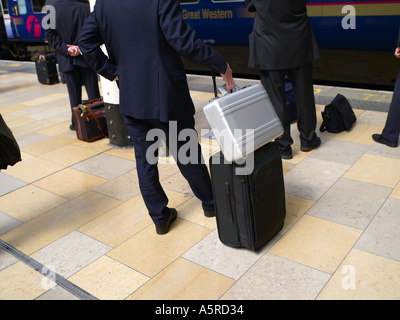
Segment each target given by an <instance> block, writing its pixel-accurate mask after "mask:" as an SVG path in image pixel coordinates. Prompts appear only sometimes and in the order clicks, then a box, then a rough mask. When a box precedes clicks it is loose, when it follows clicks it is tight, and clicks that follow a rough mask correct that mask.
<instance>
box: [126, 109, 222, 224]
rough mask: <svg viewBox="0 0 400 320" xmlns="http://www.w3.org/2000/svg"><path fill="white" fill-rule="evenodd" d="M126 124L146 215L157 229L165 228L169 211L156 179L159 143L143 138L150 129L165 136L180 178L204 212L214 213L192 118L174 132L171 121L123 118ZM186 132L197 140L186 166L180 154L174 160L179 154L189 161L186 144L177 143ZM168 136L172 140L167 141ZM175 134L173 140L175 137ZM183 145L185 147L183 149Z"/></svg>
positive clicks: (210, 187)
mask: <svg viewBox="0 0 400 320" xmlns="http://www.w3.org/2000/svg"><path fill="white" fill-rule="evenodd" d="M125 122H126V125H127V127H128V130H129V133H130V135H131V139H132V142H133V146H134V148H135V156H136V169H137V173H138V177H139V186H140V191H141V193H142V196H143V199H144V202H145V204H146V207H147V209H148V211H149V214H150V216H151V218H152V220H153V222H154V224H155V225H156V226H157V227H163V226H164V225H165V223H166V221H167V220H168V217H169V215H170V209H169V208H168V207H167V205H168V197H167V195H166V194H165V192H164V190H163V188H162V186H161V184H160V179H159V173H158V167H157V156H158V150H157V148H156V147H157V145H158V144H157V142H156V141H158V139H157V138H155V139H154V138H147V139H146V137H147V134H148V133H149V131H151V130H152V129H158V130H159V131H158V132H160V133H161V134H158V135H157V136H159V137H160V138H162V136H164V137H165V139H164V138H163V140H165V143H166V145H167V146H168V148H169V151H170V152H171V154H172V155H173V156H174V158H175V161H176V163H177V165H178V168H179V170H180V171H181V173H182V175H183V176H184V177H185V179H186V180H187V181H188V182H189V185H190V187H191V189H192V191H193V193H194V194H195V196H196V197H197V198H198V199H199V200H200V201H201V202H202V206H203V209H204V210H207V211H209V210H214V199H213V194H212V186H211V179H210V175H209V173H208V169H207V167H206V165H205V164H204V160H203V157H202V155H201V147H200V145H199V143H198V138H197V132H196V131H194V119H193V117H192V118H191V119H189V120H187V121H178V122H177V127H176V128H177V130H176V132H174V131H175V130H174V129H173V127H172V125H171V122H170V123H165V122H161V121H159V120H138V119H135V118H132V117H127V116H125ZM175 123H176V122H175ZM185 129H189V130H191V132H192V133H194V134H195V136H196V140H195V141H191V142H192V143H194V144H191V146H194V147H195V148H193V150H194V149H195V151H194V152H193V153H194V154H195V155H194V158H195V160H194V161H192V163H188V164H183V163H185V161H183V160H182V158H183V157H182V154H180V156H179V157H177V154H179V152H184V153H185V159H189V157H186V155H187V153H186V149H187V146H188V144H187V141H186V140H185V141H177V137H179V135H180V133H181V132H182V131H183V130H185ZM170 133H171V139H173V141H172V140H171V141H170V137H169V135H170ZM183 133H184V132H183ZM175 134H176V137H175V138H174V135H175ZM147 140H149V141H147ZM187 140H188V139H187ZM154 146H156V147H154ZM174 146H175V147H174ZM183 146H185V147H184V148H182V147H183ZM148 150H151V151H149V154H150V155H152V157H150V158H148V157H147V153H148ZM154 155H155V157H154ZM191 157H192V155H190V158H191ZM148 159H149V161H148ZM182 162H183V163H182Z"/></svg>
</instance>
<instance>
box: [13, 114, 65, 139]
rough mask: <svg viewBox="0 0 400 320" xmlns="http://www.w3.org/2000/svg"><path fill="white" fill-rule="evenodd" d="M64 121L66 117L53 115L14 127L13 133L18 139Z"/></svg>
mask: <svg viewBox="0 0 400 320" xmlns="http://www.w3.org/2000/svg"><path fill="white" fill-rule="evenodd" d="M64 122H65V118H60V117H53V118H49V119H45V120H40V121H35V122H32V123H30V124H27V125H24V126H20V127H18V128H15V129H13V134H14V137H15V138H16V139H18V138H20V137H23V136H25V135H27V134H32V133H35V132H38V131H41V130H44V129H46V128H50V127H52V126H55V125H57V124H60V123H64Z"/></svg>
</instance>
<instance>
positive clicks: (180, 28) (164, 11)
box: [159, 1, 227, 74]
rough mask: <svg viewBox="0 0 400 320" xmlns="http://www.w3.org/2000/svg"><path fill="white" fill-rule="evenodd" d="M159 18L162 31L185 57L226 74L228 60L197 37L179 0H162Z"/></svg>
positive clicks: (171, 44)
mask: <svg viewBox="0 0 400 320" xmlns="http://www.w3.org/2000/svg"><path fill="white" fill-rule="evenodd" d="M159 6H160V7H159V19H160V27H161V29H162V32H163V34H164V36H165V38H166V40H167V41H168V43H169V44H170V46H172V47H173V48H174V49H175V50H176V51H177V52H179V53H180V54H181V55H182V56H183V57H184V58H186V59H188V60H189V61H192V62H194V63H199V64H201V65H203V66H206V67H208V68H210V69H211V70H213V71H216V72H218V73H221V74H224V73H225V72H226V69H227V62H226V60H225V59H224V58H223V57H222V56H221V55H220V54H219V53H218V52H217V51H216V50H214V49H213V48H211V47H210V46H208V45H206V44H205V43H204V41H202V40H200V39H197V38H196V32H195V31H194V30H193V29H192V28H191V27H190V26H189V25H188V24H187V23H186V22H185V21H184V20H183V16H182V11H181V9H180V6H179V1H160V5H159Z"/></svg>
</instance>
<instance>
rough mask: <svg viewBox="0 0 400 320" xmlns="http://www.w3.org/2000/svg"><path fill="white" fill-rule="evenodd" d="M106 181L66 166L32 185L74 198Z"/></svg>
mask: <svg viewBox="0 0 400 320" xmlns="http://www.w3.org/2000/svg"><path fill="white" fill-rule="evenodd" d="M106 182H107V180H105V179H102V178H100V177H96V176H94V175H91V174H88V173H85V172H81V171H78V170H75V169H71V168H67V169H65V170H62V171H59V172H57V173H55V174H52V175H51V176H48V177H46V178H44V179H41V180H39V181H36V182H35V183H33V185H35V186H37V187H39V188H42V189H45V190H47V191H50V192H53V193H55V194H58V195H59V196H62V197H64V198H67V199H74V198H76V197H78V196H80V195H82V194H84V193H86V192H88V191H90V190H91V189H93V188H96V187H97V186H99V185H101V184H103V183H106Z"/></svg>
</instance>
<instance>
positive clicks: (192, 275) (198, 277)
mask: <svg viewBox="0 0 400 320" xmlns="http://www.w3.org/2000/svg"><path fill="white" fill-rule="evenodd" d="M234 282H235V281H234V280H232V279H229V278H227V277H224V276H222V275H220V274H218V273H216V272H213V271H211V270H208V269H206V268H203V267H201V266H199V265H197V264H194V263H192V262H190V261H187V260H184V259H182V258H179V259H178V260H177V261H175V262H174V263H173V264H171V265H170V266H169V267H168V268H166V269H165V270H163V271H162V272H161V273H160V274H158V275H157V276H155V277H154V278H153V279H151V280H150V281H149V282H148V283H146V284H145V285H144V286H143V287H142V288H140V289H139V290H138V291H136V292H135V293H134V294H132V295H131V296H130V297H129V298H128V299H129V300H217V299H219V298H220V297H221V296H222V295H223V294H224V292H226V291H227V290H228V289H229V288H230V287H231V286H232V285H233V284H234Z"/></svg>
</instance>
